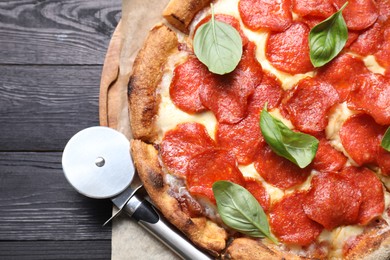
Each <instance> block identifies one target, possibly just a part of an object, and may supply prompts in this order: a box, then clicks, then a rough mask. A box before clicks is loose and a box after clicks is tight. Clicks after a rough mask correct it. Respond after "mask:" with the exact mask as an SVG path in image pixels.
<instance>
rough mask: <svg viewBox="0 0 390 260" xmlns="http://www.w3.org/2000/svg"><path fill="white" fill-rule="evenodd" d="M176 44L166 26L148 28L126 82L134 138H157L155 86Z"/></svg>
mask: <svg viewBox="0 0 390 260" xmlns="http://www.w3.org/2000/svg"><path fill="white" fill-rule="evenodd" d="M177 47H178V40H177V36H176V34H175V33H174V32H173V31H172V30H171V29H169V28H168V27H167V26H166V25H163V24H159V25H156V26H155V27H154V28H153V29H152V30H151V31H150V33H149V36H148V38H147V39H146V41H145V43H144V45H143V47H142V49H141V50H140V51H139V53H138V55H137V58H136V59H135V61H134V65H133V73H132V75H131V77H130V81H129V105H130V122H131V130H132V133H133V136H134V138H135V139H140V140H144V141H146V142H153V141H154V140H155V139H156V138H157V129H156V127H155V119H156V115H157V112H158V104H159V95H158V94H157V93H156V89H157V86H158V84H159V83H160V81H161V78H162V75H163V69H162V68H163V66H164V64H165V63H166V61H167V58H168V57H169V56H170V54H171V53H172V52H173V51H175V50H177ZM151 75H153V76H151Z"/></svg>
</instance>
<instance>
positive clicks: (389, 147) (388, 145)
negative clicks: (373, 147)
mask: <svg viewBox="0 0 390 260" xmlns="http://www.w3.org/2000/svg"><path fill="white" fill-rule="evenodd" d="M381 146H382V147H383V149H385V150H386V151H389V152H390V127H389V128H387V130H386V133H385V135H384V136H383V139H382V142H381Z"/></svg>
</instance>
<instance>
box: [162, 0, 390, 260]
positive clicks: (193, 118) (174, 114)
mask: <svg viewBox="0 0 390 260" xmlns="http://www.w3.org/2000/svg"><path fill="white" fill-rule="evenodd" d="M209 12H210V10H209V9H207V10H206V11H205V12H201V13H199V14H198V15H197V17H196V18H195V22H194V23H193V25H192V26H191V27H190V28H192V30H191V31H193V28H194V24H196V23H197V22H198V21H200V20H201V19H203V18H204V17H205V16H206V15H208V13H209ZM214 12H215V13H216V14H218V13H224V14H230V15H232V16H235V17H237V18H239V12H238V0H224V1H217V2H216V3H215V5H214ZM241 27H242V28H243V31H244V33H245V35H246V36H247V37H248V39H249V40H250V41H253V42H254V43H255V44H256V45H257V51H256V57H257V58H258V60H259V61H260V63H261V65H262V67H263V70H265V71H269V72H271V73H273V74H274V75H275V76H276V77H277V78H278V79H279V80H280V81H281V82H282V88H283V89H284V90H288V89H291V88H292V87H293V86H295V85H296V84H297V82H298V81H299V80H301V79H302V78H304V77H313V76H314V75H315V74H314V72H308V73H305V74H297V75H290V74H288V73H285V72H282V71H279V70H277V69H276V68H274V67H273V66H272V65H271V64H270V63H269V62H268V60H267V59H266V55H265V46H266V41H267V37H268V34H269V33H268V32H266V31H257V32H252V31H250V30H249V29H247V28H245V26H244V25H243V24H242V22H241ZM178 34H179V35H180V37H179V39H182V41H185V37H184V36H183V35H182V34H180V33H178ZM190 35H191V34H190ZM185 58H186V57H185V56H183V55H182V54H176V55H173V56H172V57H171V58H170V59H169V62H168V66H167V67H166V68H165V74H164V76H163V80H162V82H161V85H160V88H159V91H160V92H159V94H160V95H161V104H160V108H159V113H158V118H157V127H158V128H159V129H161V132H160V135H159V139H160V141H161V139H162V137H163V135H164V133H165V132H166V131H168V130H169V129H173V128H175V126H176V125H177V124H179V123H184V122H198V123H201V124H203V125H205V126H206V129H207V131H208V133H209V135H210V136H211V137H212V138H215V126H216V124H217V121H216V118H215V116H214V115H213V113H212V112H204V113H199V114H194V115H189V114H187V113H185V112H183V111H181V110H179V109H178V108H176V106H175V105H174V104H173V103H172V101H171V99H170V97H169V86H170V82H171V79H172V75H173V69H174V67H175V66H176V65H177V64H179V63H181V62H182V61H183V60H185ZM363 61H364V63H365V65H366V66H367V68H368V69H369V70H370V71H372V72H375V73H380V74H384V68H382V67H381V66H379V65H378V63H377V62H376V60H375V58H374V57H373V56H368V57H365V58H364V59H363ZM270 113H271V114H272V115H273V116H274V117H276V118H278V119H279V120H281V121H282V122H283V123H284V124H286V125H287V126H288V127H289V128H290V129H293V128H294V127H293V125H292V123H291V122H290V121H289V120H287V119H286V118H284V117H283V116H282V115H281V113H280V111H279V110H278V109H273V110H272V111H270ZM355 113H356V112H354V111H352V110H350V109H348V107H347V104H346V103H342V104H339V105H336V106H335V107H334V108H333V110H332V111H331V112H330V113H329V124H328V126H327V127H326V130H325V132H326V137H327V139H329V140H330V143H331V145H332V146H333V147H334V148H335V149H337V150H338V151H341V152H343V153H344V154H345V155H346V156H347V157H348V158H349V160H348V162H347V165H355V163H354V162H353V160H352V159H351V158H350V157H349V155H348V153H347V152H346V151H345V149H344V147H343V146H342V144H341V141H340V136H339V130H340V128H341V126H342V124H343V123H344V122H345V120H347V119H348V118H349V117H350V116H351V115H353V114H355ZM239 169H240V171H241V172H242V173H243V175H244V176H245V177H249V178H253V179H256V180H259V181H261V182H262V183H263V186H264V187H265V189H266V191H267V193H268V194H269V196H270V200H271V203H274V202H276V201H278V200H280V199H282V198H283V196H285V195H286V194H290V193H293V192H294V191H296V190H308V189H310V184H311V179H312V178H313V176H315V175H316V174H317V173H316V172H315V171H313V172H312V173H311V175H310V176H309V177H308V179H307V180H306V181H305V183H303V184H301V185H298V186H297V187H293V188H290V189H287V190H285V191H283V190H281V189H278V188H276V187H274V186H272V185H270V184H268V183H266V182H265V181H264V179H263V178H262V177H261V176H260V175H259V174H258V173H257V171H256V169H255V168H254V165H253V163H252V164H250V165H246V166H243V165H239ZM380 177H381V179H382V181H383V183H384V185H385V186H386V187H387V189H390V177H384V176H380ZM167 181H168V183H171V184H172V185H173V186H175V185H176V184H175V181H174V180H173V179H172V178H168V180H167ZM200 203H201V204H202V205H203V206H204V207H205V209H206V213H207V214H206V215H207V216H209V217H210V218H212V219H214V218H215V217H216V215H217V213H216V212H215V207H214V206H213V205H209V204H208V203H207V202H204V201H201V202H200ZM385 203H386V208H388V207H389V206H390V194H389V193H388V192H387V191H386V192H385ZM382 217H383V219H385V220H386V221H387V222H388V223H389V224H390V217H389V216H388V215H387V214H386V212H384V213H383V215H382ZM362 232H363V227H361V226H343V227H338V228H336V229H334V230H332V231H327V230H324V231H323V232H322V233H321V235H320V236H319V238H318V239H317V241H318V242H327V243H328V244H330V251H329V258H330V259H340V258H342V246H343V244H344V242H345V241H347V240H348V239H351V238H353V237H356V236H358V235H359V234H361V233H362ZM288 250H290V251H294V252H295V253H296V254H297V255H305V252H306V251H305V250H303V249H302V247H299V246H291V247H289V249H288Z"/></svg>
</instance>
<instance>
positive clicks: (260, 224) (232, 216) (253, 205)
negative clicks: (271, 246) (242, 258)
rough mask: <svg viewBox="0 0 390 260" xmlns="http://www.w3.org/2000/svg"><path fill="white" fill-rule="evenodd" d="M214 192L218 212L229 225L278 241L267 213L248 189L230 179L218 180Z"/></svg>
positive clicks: (245, 232) (255, 235) (254, 235)
mask: <svg viewBox="0 0 390 260" xmlns="http://www.w3.org/2000/svg"><path fill="white" fill-rule="evenodd" d="M213 192H214V197H215V199H216V201H217V209H218V213H219V215H220V216H221V219H222V221H223V222H224V223H225V224H226V225H227V226H229V227H231V228H233V229H235V230H237V231H239V232H241V233H243V234H246V235H248V236H251V237H268V238H269V239H270V240H271V241H273V242H274V243H277V241H276V239H275V238H273V237H272V236H271V234H270V231H269V225H268V219H267V215H265V213H264V210H263V208H262V207H261V206H260V204H259V203H258V202H257V200H256V199H255V197H253V195H252V194H251V193H250V192H249V191H248V190H246V189H245V188H243V187H241V186H240V185H238V184H235V183H232V182H230V181H217V182H215V183H214V184H213Z"/></svg>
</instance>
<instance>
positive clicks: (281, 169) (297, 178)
mask: <svg viewBox="0 0 390 260" xmlns="http://www.w3.org/2000/svg"><path fill="white" fill-rule="evenodd" d="M254 166H255V168H256V170H257V172H258V173H259V174H260V175H261V177H263V179H264V180H265V181H266V182H268V183H269V184H271V185H273V186H275V187H277V188H279V189H283V190H285V189H288V188H291V187H294V186H296V185H299V184H302V183H304V182H305V181H306V179H307V177H308V176H309V175H310V171H311V169H310V167H306V168H304V169H301V168H299V167H298V166H297V165H295V164H294V163H292V162H290V161H289V160H287V159H285V158H283V157H280V156H278V155H277V154H276V153H274V152H273V151H272V150H271V148H270V147H269V146H268V145H265V146H264V147H263V148H262V149H259V152H258V154H257V156H256V158H255V163H254Z"/></svg>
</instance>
